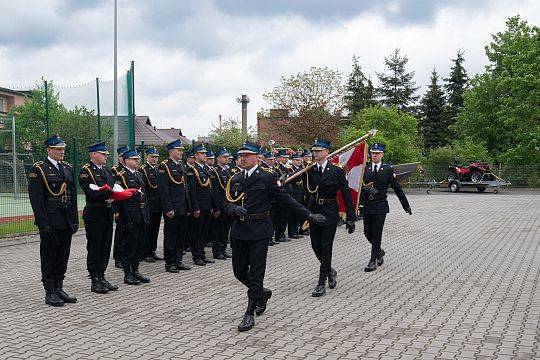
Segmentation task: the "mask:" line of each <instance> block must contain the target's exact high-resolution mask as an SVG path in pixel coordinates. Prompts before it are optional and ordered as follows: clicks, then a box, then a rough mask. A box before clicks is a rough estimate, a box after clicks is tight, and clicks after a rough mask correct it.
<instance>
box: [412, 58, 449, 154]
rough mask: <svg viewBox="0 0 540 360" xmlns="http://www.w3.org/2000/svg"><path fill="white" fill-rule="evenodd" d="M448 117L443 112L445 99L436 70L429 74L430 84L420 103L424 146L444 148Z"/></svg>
mask: <svg viewBox="0 0 540 360" xmlns="http://www.w3.org/2000/svg"><path fill="white" fill-rule="evenodd" d="M447 119H448V117H447V115H446V111H445V98H444V92H443V90H442V87H441V85H439V76H438V75H437V70H436V69H435V68H433V71H432V72H431V84H430V85H429V87H428V90H427V92H426V93H425V95H424V97H423V98H422V100H421V101H420V121H419V127H420V133H421V134H422V136H423V138H424V145H425V146H426V147H428V148H430V149H433V148H436V147H440V146H444V145H446V144H447V143H448V142H449V139H448V125H449V124H448V121H447Z"/></svg>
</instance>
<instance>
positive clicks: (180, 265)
mask: <svg viewBox="0 0 540 360" xmlns="http://www.w3.org/2000/svg"><path fill="white" fill-rule="evenodd" d="M175 266H176V269H177V270H191V267H189V266H187V265H184V264H183V263H181V262H179V263H177V264H176V265H175Z"/></svg>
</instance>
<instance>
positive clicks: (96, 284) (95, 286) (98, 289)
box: [90, 276, 109, 294]
mask: <svg viewBox="0 0 540 360" xmlns="http://www.w3.org/2000/svg"><path fill="white" fill-rule="evenodd" d="M91 279H92V286H90V291H91V292H95V293H96V294H106V293H108V292H109V289H107V288H106V287H105V286H103V284H102V283H101V281H100V280H99V277H97V276H96V277H93V278H91Z"/></svg>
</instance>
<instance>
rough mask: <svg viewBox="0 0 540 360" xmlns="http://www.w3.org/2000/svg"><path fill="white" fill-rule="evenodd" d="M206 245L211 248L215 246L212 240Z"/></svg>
mask: <svg viewBox="0 0 540 360" xmlns="http://www.w3.org/2000/svg"><path fill="white" fill-rule="evenodd" d="M205 246H206V247H209V248H211V247H212V246H214V244H213V243H212V242H211V241H209V242H207V243H206V244H205Z"/></svg>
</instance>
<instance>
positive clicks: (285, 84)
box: [262, 67, 344, 144]
mask: <svg viewBox="0 0 540 360" xmlns="http://www.w3.org/2000/svg"><path fill="white" fill-rule="evenodd" d="M343 93H344V86H343V84H342V80H341V74H340V73H339V72H338V71H334V70H330V69H328V68H326V67H325V68H316V67H312V68H310V69H309V70H308V71H305V72H303V73H300V74H297V75H291V76H289V77H287V78H286V77H282V78H281V84H280V85H279V86H277V87H276V88H274V90H273V91H271V92H269V93H267V94H264V95H263V99H265V100H266V101H268V102H269V103H270V105H271V106H272V108H273V109H275V110H278V111H271V110H265V111H264V110H263V112H262V113H263V114H264V116H265V117H268V118H269V119H270V123H271V124H272V126H273V128H274V129H276V130H279V131H280V132H285V133H287V134H289V135H290V138H291V139H292V140H293V142H294V143H297V144H306V143H310V142H311V141H313V139H315V138H316V137H317V136H328V134H330V135H332V134H334V135H335V134H337V126H338V124H339V121H340V119H341V114H342V111H343V107H344V104H343ZM283 114H285V116H283Z"/></svg>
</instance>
